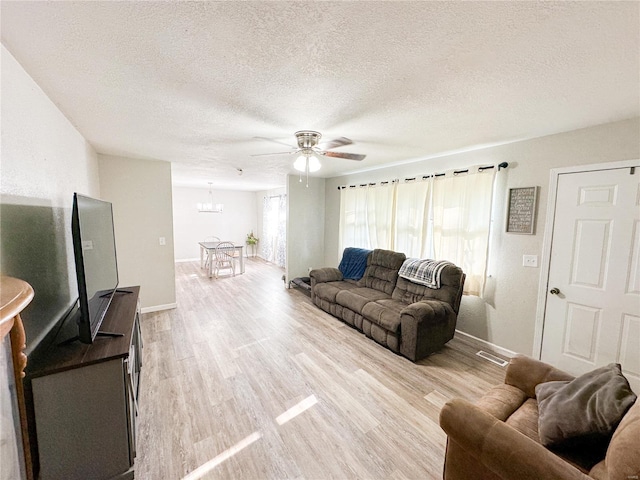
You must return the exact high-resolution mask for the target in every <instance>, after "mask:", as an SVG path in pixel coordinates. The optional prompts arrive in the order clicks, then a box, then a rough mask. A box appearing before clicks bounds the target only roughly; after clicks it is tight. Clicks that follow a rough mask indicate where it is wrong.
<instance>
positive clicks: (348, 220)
mask: <svg viewBox="0 0 640 480" xmlns="http://www.w3.org/2000/svg"><path fill="white" fill-rule="evenodd" d="M394 215H395V184H382V185H366V186H358V187H354V188H345V189H342V190H341V195H340V235H339V237H340V240H341V241H340V245H339V248H340V252H342V250H344V248H346V247H360V248H386V249H393V223H394Z"/></svg>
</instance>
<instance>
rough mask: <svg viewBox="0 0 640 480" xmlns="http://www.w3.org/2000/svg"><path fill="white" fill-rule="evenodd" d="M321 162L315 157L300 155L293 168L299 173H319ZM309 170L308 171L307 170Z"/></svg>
mask: <svg viewBox="0 0 640 480" xmlns="http://www.w3.org/2000/svg"><path fill="white" fill-rule="evenodd" d="M320 167H321V165H320V160H318V158H317V157H316V156H315V155H300V156H299V157H298V158H296V161H295V162H293V168H295V169H296V170H297V171H299V172H302V173H304V172H307V171H309V172H317V171H318V170H320ZM307 169H308V170H307Z"/></svg>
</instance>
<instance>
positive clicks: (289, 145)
mask: <svg viewBox="0 0 640 480" xmlns="http://www.w3.org/2000/svg"><path fill="white" fill-rule="evenodd" d="M253 138H254V139H255V140H266V141H267V142H273V143H278V144H280V145H284V146H285V147H290V148H293V147H292V146H291V144H290V143H285V142H281V141H280V140H276V139H275V138H267V137H253Z"/></svg>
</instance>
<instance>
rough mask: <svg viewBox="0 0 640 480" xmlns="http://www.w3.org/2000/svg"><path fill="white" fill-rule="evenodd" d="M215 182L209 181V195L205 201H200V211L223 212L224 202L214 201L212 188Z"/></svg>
mask: <svg viewBox="0 0 640 480" xmlns="http://www.w3.org/2000/svg"><path fill="white" fill-rule="evenodd" d="M211 185H213V182H209V196H208V198H207V201H206V202H205V203H198V212H200V213H222V209H223V208H224V205H223V204H222V203H213V190H212V189H211Z"/></svg>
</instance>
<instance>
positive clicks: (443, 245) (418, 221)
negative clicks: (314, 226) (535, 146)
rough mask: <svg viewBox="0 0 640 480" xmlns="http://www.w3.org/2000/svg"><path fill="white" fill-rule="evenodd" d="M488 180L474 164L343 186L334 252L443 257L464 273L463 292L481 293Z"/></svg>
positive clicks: (492, 175) (487, 171) (490, 192)
mask: <svg viewBox="0 0 640 480" xmlns="http://www.w3.org/2000/svg"><path fill="white" fill-rule="evenodd" d="M494 178H495V170H494V169H483V170H480V169H479V168H477V167H476V168H470V169H469V171H468V172H467V173H461V174H457V175H456V174H454V172H448V173H447V174H446V175H444V176H439V177H430V178H428V179H425V180H416V181H412V182H406V183H402V184H398V183H393V184H387V185H375V186H374V185H366V186H362V187H349V188H343V189H342V190H341V196H340V240H341V244H340V251H342V250H343V249H344V248H345V247H361V248H384V249H389V250H395V251H398V252H403V253H404V254H405V255H407V257H415V258H433V259H437V260H448V261H450V262H452V263H455V264H456V265H458V266H459V267H461V268H462V270H463V271H464V272H465V273H466V275H467V279H466V281H465V287H464V292H465V293H466V294H470V295H482V290H483V288H484V280H485V274H486V265H487V251H488V246H489V228H490V225H491V207H492V198H493V183H494Z"/></svg>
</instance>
